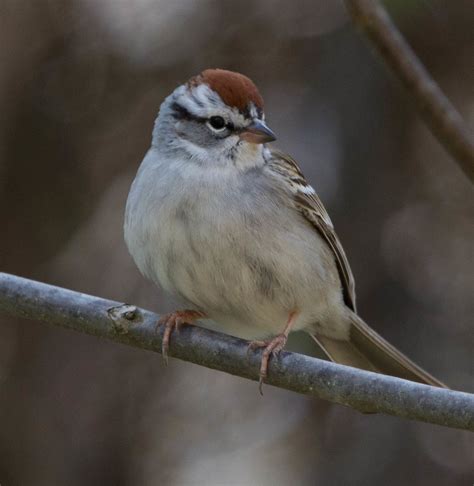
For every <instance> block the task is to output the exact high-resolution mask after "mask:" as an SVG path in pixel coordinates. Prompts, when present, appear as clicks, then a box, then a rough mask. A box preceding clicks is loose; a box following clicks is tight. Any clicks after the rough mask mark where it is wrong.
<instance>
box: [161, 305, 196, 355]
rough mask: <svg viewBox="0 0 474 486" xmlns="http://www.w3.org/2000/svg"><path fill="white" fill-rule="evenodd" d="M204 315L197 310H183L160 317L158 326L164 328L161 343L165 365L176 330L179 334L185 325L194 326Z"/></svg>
mask: <svg viewBox="0 0 474 486" xmlns="http://www.w3.org/2000/svg"><path fill="white" fill-rule="evenodd" d="M203 317H204V314H203V313H202V312H199V311H195V310H182V311H175V312H170V313H169V314H164V315H162V316H161V317H160V319H159V320H158V322H157V324H156V328H157V329H158V326H164V328H165V330H164V333H163V340H162V342H161V354H162V356H163V360H164V362H165V364H168V350H169V347H170V337H171V333H172V332H173V331H174V330H175V329H176V331H177V332H178V333H179V330H180V327H181V326H182V325H183V324H193V323H194V321H195V320H196V319H202V318H203Z"/></svg>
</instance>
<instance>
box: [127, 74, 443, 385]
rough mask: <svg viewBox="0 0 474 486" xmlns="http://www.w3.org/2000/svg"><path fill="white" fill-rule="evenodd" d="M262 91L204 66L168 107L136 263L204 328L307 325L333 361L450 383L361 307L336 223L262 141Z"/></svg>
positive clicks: (142, 194) (158, 133) (134, 191)
mask: <svg viewBox="0 0 474 486" xmlns="http://www.w3.org/2000/svg"><path fill="white" fill-rule="evenodd" d="M273 140H275V136H274V134H273V132H272V131H271V130H270V129H269V128H268V127H267V125H266V124H265V117H264V112H263V99H262V97H261V95H260V93H259V92H258V90H257V88H256V86H255V85H254V84H253V82H252V81H251V80H250V79H249V78H247V77H246V76H243V75H242V74H238V73H234V72H230V71H225V70H221V69H208V70H206V71H204V72H202V73H201V74H199V75H197V76H195V77H193V78H191V79H190V80H189V81H188V82H187V83H185V84H183V85H181V86H179V87H178V88H176V89H175V90H174V91H173V93H172V94H171V95H170V96H168V97H167V98H166V99H165V101H164V102H163V104H162V105H161V108H160V112H159V115H158V118H157V119H156V123H155V127H154V130H153V137H152V144H151V148H150V149H149V151H148V153H147V154H146V156H145V159H144V160H143V162H142V164H141V166H140V169H139V171H138V173H137V176H136V178H135V181H134V182H133V184H132V187H131V190H130V194H129V196H128V201H127V207H126V214H125V240H126V243H127V246H128V248H129V251H130V253H131V255H132V256H133V258H134V260H135V262H136V264H137V266H138V268H139V269H140V271H141V272H142V273H143V275H145V276H146V277H148V278H149V279H151V280H152V281H153V282H155V283H156V284H159V285H161V287H162V288H163V289H164V290H165V291H167V292H170V293H172V294H174V295H175V296H177V297H178V298H180V299H181V300H182V301H183V303H185V305H186V307H188V308H189V310H185V311H177V312H173V313H171V314H168V315H166V316H164V317H163V318H162V320H161V321H160V324H162V325H164V326H165V331H164V337H163V355H164V357H165V358H166V356H167V350H168V346H169V340H170V335H171V332H172V330H173V329H174V328H175V327H176V326H177V325H179V324H180V323H183V322H186V323H193V322H194V321H196V320H201V321H202V323H203V325H204V326H206V327H210V328H214V329H217V330H221V331H223V332H225V333H227V334H232V335H234V336H238V337H242V338H245V339H250V340H253V341H252V343H251V344H250V346H251V347H253V348H254V347H263V348H264V350H263V353H262V361H261V367H260V383H262V382H263V380H264V378H265V377H266V374H267V366H268V360H269V358H270V357H271V355H272V354H275V353H278V352H279V351H280V350H281V349H282V348H283V347H284V345H285V343H286V340H287V337H288V334H289V333H290V331H296V330H305V331H307V332H308V333H310V334H311V336H313V338H314V340H315V341H316V342H317V343H318V345H319V346H320V347H321V348H322V349H323V351H324V352H325V353H326V355H327V356H328V358H330V359H331V360H333V361H336V362H339V363H343V364H347V365H350V366H356V367H359V368H363V369H368V370H372V371H378V372H383V373H387V374H391V375H395V376H400V377H403V378H406V379H410V380H414V381H418V382H422V383H429V384H431V385H435V386H444V385H443V384H442V383H441V382H439V381H438V380H437V379H435V378H434V377H432V376H431V375H429V374H428V373H427V372H426V371H424V370H422V369H421V368H419V367H418V366H417V365H415V364H414V363H413V362H411V361H410V360H409V359H408V358H406V357H405V356H404V355H403V354H401V353H400V352H399V351H398V350H396V349H395V348H394V347H393V346H391V345H390V344H389V343H387V342H386V341H385V340H384V339H383V338H382V337H381V336H379V335H378V334H377V333H376V332H375V331H373V330H372V329H371V328H370V327H369V326H367V324H365V322H363V321H362V319H360V318H359V317H358V316H357V314H356V303H355V291H354V279H353V276H352V272H351V269H350V267H349V263H348V261H347V258H346V255H345V253H344V250H343V248H342V246H341V243H340V242H339V239H338V238H337V236H336V233H335V232H334V227H333V225H332V222H331V219H330V218H329V216H328V214H327V212H326V210H325V208H324V206H323V204H322V203H321V201H320V199H319V198H318V196H317V195H316V193H315V191H314V189H313V188H312V187H311V186H310V185H309V184H308V183H307V182H306V180H305V178H304V176H303V174H302V173H301V171H300V169H299V168H298V166H297V164H296V162H295V161H294V160H293V159H291V158H290V157H288V156H287V155H284V154H282V153H281V152H278V151H275V150H271V149H269V148H268V147H266V145H265V143H266V142H271V141H273Z"/></svg>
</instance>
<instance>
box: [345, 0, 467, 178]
mask: <svg viewBox="0 0 474 486" xmlns="http://www.w3.org/2000/svg"><path fill="white" fill-rule="evenodd" d="M345 2H346V6H347V9H348V11H349V13H350V15H351V17H352V20H353V22H354V23H355V24H356V25H357V27H359V28H360V29H361V30H362V31H363V32H364V33H365V34H366V36H367V37H368V38H369V39H370V41H371V42H372V44H373V45H374V47H375V48H376V49H377V51H378V52H379V54H380V55H381V57H382V59H383V60H384V61H385V62H386V63H387V65H388V66H389V67H390V68H391V69H392V71H393V72H394V74H395V75H396V76H397V77H398V78H399V79H400V81H401V82H402V83H403V85H404V86H405V88H406V89H407V90H408V93H409V94H410V95H411V96H412V98H413V101H414V102H415V103H416V105H417V106H418V109H419V111H420V112H421V114H422V116H423V118H424V120H425V122H426V124H427V125H428V126H429V127H430V129H431V131H432V132H433V134H434V135H435V136H436V137H437V138H438V140H439V141H440V142H441V143H442V144H443V145H444V147H445V149H446V150H447V151H448V152H449V153H450V154H451V155H452V157H453V158H454V159H455V161H456V162H457V163H458V165H459V166H460V167H461V169H462V170H463V171H464V173H465V174H466V176H467V177H468V178H469V179H470V180H471V182H474V141H473V136H472V134H471V133H470V131H469V130H468V129H467V127H466V125H465V123H464V120H463V119H462V117H461V115H460V114H459V113H458V112H457V110H456V109H455V108H454V106H453V105H452V104H451V103H450V101H449V100H448V99H447V98H446V96H445V95H444V94H443V92H442V91H441V89H440V88H439V86H438V85H437V84H436V82H435V81H434V80H433V79H432V78H431V76H430V75H429V73H428V71H427V70H426V69H425V67H424V66H423V65H422V64H421V62H420V61H419V60H418V58H417V57H416V55H415V53H414V52H413V50H412V49H411V48H410V46H409V45H408V43H407V42H406V41H405V39H404V38H403V37H402V35H401V34H400V32H399V31H398V29H397V28H396V26H395V25H394V24H393V22H392V21H391V19H390V17H389V16H388V14H387V12H386V11H385V9H384V8H383V7H382V6H381V5H380V3H379V2H378V1H377V0H345Z"/></svg>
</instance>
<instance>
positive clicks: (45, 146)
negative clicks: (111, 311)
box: [0, 0, 474, 486]
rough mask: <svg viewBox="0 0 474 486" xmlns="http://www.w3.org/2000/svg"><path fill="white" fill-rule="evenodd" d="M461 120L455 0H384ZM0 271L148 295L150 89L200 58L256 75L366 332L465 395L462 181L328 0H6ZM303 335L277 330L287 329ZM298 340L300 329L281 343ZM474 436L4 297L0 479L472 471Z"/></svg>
mask: <svg viewBox="0 0 474 486" xmlns="http://www.w3.org/2000/svg"><path fill="white" fill-rule="evenodd" d="M387 7H388V8H389V11H390V13H391V14H392V15H393V17H394V19H395V21H396V23H397V24H398V25H399V26H400V28H401V30H402V31H403V33H404V34H405V35H406V37H407V38H408V40H409V42H410V43H411V45H412V46H413V48H414V49H415V51H416V52H417V54H418V55H419V56H420V58H421V59H422V61H423V62H424V63H425V65H426V66H427V68H428V69H429V71H430V72H431V73H432V74H433V76H434V77H435V79H436V80H437V81H438V82H439V83H440V85H441V87H442V88H443V90H444V91H445V92H446V93H447V94H448V96H449V97H450V99H451V100H452V101H453V102H454V104H455V105H456V106H457V107H458V109H459V110H460V111H461V113H462V114H463V116H464V117H465V119H466V121H467V123H468V124H469V125H470V127H471V128H472V127H473V125H474V90H473V86H474V62H473V59H474V31H473V25H474V8H473V4H472V0H457V1H456V2H450V1H448V0H432V1H429V0H418V1H412V2H404V1H401V0H400V1H397V2H394V1H391V2H389V3H387ZM0 60H1V62H0V107H1V116H0V217H1V221H3V223H2V224H3V230H2V232H1V233H2V236H1V238H0V268H1V270H2V271H7V272H11V273H15V274H18V275H22V276H26V277H30V278H34V279H39V280H43V281H46V282H49V283H52V284H56V285H61V286H65V287H69V288H72V289H75V290H79V291H82V292H86V293H91V294H97V295H100V296H102V297H106V298H110V299H114V300H118V301H123V302H130V303H135V304H138V305H141V306H144V307H147V308H150V309H152V310H155V311H159V312H163V311H167V310H170V309H171V308H172V303H171V302H169V301H168V300H167V298H166V297H165V296H164V295H162V294H161V293H160V291H158V290H157V289H156V288H154V287H153V285H152V284H151V283H149V282H147V281H145V279H144V278H142V277H141V276H140V275H139V273H138V271H137V269H136V268H135V266H134V264H133V262H132V260H131V258H130V257H129V255H128V253H127V251H126V248H125V245H124V242H123V237H122V223H123V212H124V205H125V200H126V196H127V193H128V189H129V186H130V184H131V182H132V180H133V177H134V174H135V172H136V170H137V168H138V165H139V163H140V161H141V159H142V158H143V155H144V154H145V152H146V150H147V148H148V146H149V144H150V135H151V129H152V124H153V121H154V118H155V117H156V114H157V111H158V108H159V105H160V103H161V101H162V100H163V98H164V97H165V96H166V95H168V94H169V93H170V92H171V91H172V90H173V89H174V88H175V87H176V86H177V85H178V84H181V83H182V82H184V81H185V80H186V79H187V78H189V77H190V76H192V75H194V74H196V73H198V72H199V71H201V70H202V69H205V68H208V67H221V68H227V69H232V70H237V71H241V72H243V73H245V74H247V75H248V76H250V77H251V78H252V79H253V80H254V81H255V82H256V83H257V85H258V86H259V87H260V90H261V92H262V94H263V95H264V97H265V100H266V115H267V120H268V121H269V124H270V126H271V127H272V128H273V129H274V131H275V132H276V133H277V136H278V141H277V144H276V145H277V146H278V147H279V148H281V149H283V150H284V151H286V152H289V153H290V154H292V155H293V156H294V157H295V158H296V159H297V160H298V161H299V162H300V164H301V166H302V168H303V171H304V172H305V174H306V176H307V177H308V179H309V180H310V182H311V183H312V184H313V185H314V186H315V187H316V189H317V190H318V192H319V193H320V195H321V197H322V199H323V201H324V203H325V204H326V206H327V207H328V210H329V212H330V214H331V216H332V219H333V221H334V223H335V225H336V229H337V231H338V234H339V236H340V238H341V240H342V242H343V244H344V246H345V248H346V251H347V253H348V256H349V260H350V262H351V264H352V268H353V271H354V274H355V277H356V282H357V292H358V302H359V310H360V313H361V315H362V316H363V317H364V318H365V319H366V320H367V322H369V323H370V324H371V325H372V326H373V327H374V328H375V329H376V330H377V331H379V332H380V333H381V334H383V335H384V336H385V337H386V338H388V339H389V340H390V341H391V342H392V343H394V344H395V345H397V346H398V347H399V348H400V349H402V350H403V351H404V352H406V353H407V354H408V355H409V356H410V357H412V358H413V359H414V360H415V361H417V362H418V363H419V364H421V365H423V366H424V367H426V368H427V369H428V370H429V371H430V372H432V373H433V374H434V375H436V376H437V377H438V378H440V379H442V380H443V381H445V382H446V383H448V384H450V385H451V386H452V387H453V388H455V389H459V390H466V391H471V392H473V391H474V386H473V380H472V377H473V375H472V371H473V369H472V364H473V360H472V358H473V352H474V342H473V333H472V316H473V314H474V305H473V299H472V295H473V275H474V258H473V257H474V255H473V245H472V242H473V237H474V225H473V221H474V219H473V215H474V214H473V213H474V204H473V197H472V196H473V193H472V187H471V186H470V185H469V182H468V181H467V179H466V178H465V177H464V176H463V174H462V173H461V172H460V170H459V169H458V168H457V166H456V165H455V164H454V163H453V161H452V160H451V159H450V158H449V156H448V155H447V154H446V153H445V152H444V150H443V149H442V148H441V147H440V145H439V144H438V143H437V141H436V140H434V138H433V137H432V135H431V134H430V133H429V132H428V130H427V128H426V127H425V126H424V125H423V123H422V122H421V121H420V119H419V117H418V116H417V114H416V113H415V111H414V109H413V106H412V103H411V102H410V101H409V100H408V98H407V97H406V96H405V94H404V92H403V91H402V90H401V88H400V87H399V85H398V83H397V81H396V80H395V79H394V78H393V77H392V76H391V75H390V73H388V72H387V71H386V70H385V68H384V66H383V65H382V64H381V62H380V61H379V60H378V59H377V58H375V57H374V55H373V54H372V53H371V50H370V47H369V46H368V44H367V43H366V42H365V40H364V39H362V38H361V37H359V36H358V35H357V33H356V32H355V31H354V29H353V27H352V25H351V24H350V23H349V20H348V17H347V15H346V13H345V11H344V7H343V5H342V3H341V2H332V1H327V0H297V1H293V2H288V1H284V0H273V1H270V0H260V1H259V2H253V1H251V0H242V1H239V2H235V1H233V2H230V1H227V0H224V1H222V0H220V1H217V0H200V1H192V0H174V1H173V2H171V1H167V0H101V1H100V2H98V1H94V0H38V1H27V0H0ZM298 345H299V344H298V339H296V340H294V341H293V346H296V348H298ZM293 349H295V347H293ZM473 451H474V441H473V435H472V434H468V433H467V432H462V431H454V430H449V429H445V428H442V427H437V426H432V425H427V424H418V423H411V422H408V421H404V420H401V419H397V418H393V417H385V416H378V415H369V416H363V415H360V414H359V413H357V412H355V411H353V410H351V409H346V408H344V407H341V406H338V405H331V404H329V403H326V402H323V401H318V400H316V399H310V398H308V397H304V396H299V395H297V394H294V393H290V392H286V391H283V390H278V389H274V388H272V387H270V386H267V387H266V388H265V396H264V397H263V398H262V397H261V396H260V395H259V394H258V389H257V385H256V384H255V383H253V382H248V381H245V380H243V379H239V378H235V377H232V376H229V375H225V374H223V373H219V372H215V371H210V370H207V369H204V368H201V367H198V366H195V365H191V364H188V363H183V362H179V361H176V360H173V359H172V360H171V361H170V365H169V366H168V367H165V366H164V365H163V363H162V360H161V356H160V355H158V354H153V353H150V352H145V351H141V350H137V349H132V348H128V347H125V346H122V345H118V344H114V343H110V342H106V341H102V340H99V339H96V338H93V337H89V336H85V335H81V334H78V333H74V332H71V331H66V330H61V329H57V328H49V327H47V326H45V325H43V324H40V323H37V322H30V321H19V320H14V319H12V318H8V317H0V484H1V485H2V486H23V485H27V486H29V485H34V486H42V485H48V486H51V485H53V486H55V485H72V486H74V485H84V484H87V485H88V486H92V485H106V486H108V485H114V486H115V485H123V486H129V485H144V486H148V485H157V484H166V485H200V484H207V485H227V484H228V485H267V484H268V485H270V484H271V485H286V484H301V485H314V484H323V485H329V484H330V485H346V484H351V485H364V486H365V485H380V484H384V485H389V486H390V485H394V486H395V485H400V484H410V485H430V486H433V485H452V484H459V485H461V484H471V483H472V480H473V476H472V473H473V463H474V457H473V454H474V452H473Z"/></svg>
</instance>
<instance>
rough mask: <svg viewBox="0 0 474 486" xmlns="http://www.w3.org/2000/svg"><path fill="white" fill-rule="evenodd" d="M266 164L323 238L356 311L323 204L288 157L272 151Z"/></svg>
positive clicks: (343, 257) (349, 278) (345, 264)
mask: <svg viewBox="0 0 474 486" xmlns="http://www.w3.org/2000/svg"><path fill="white" fill-rule="evenodd" d="M269 165H270V167H271V168H272V170H274V171H275V172H278V173H279V174H280V175H282V176H283V177H284V178H285V179H286V180H287V181H288V185H289V187H290V188H291V190H292V192H293V194H294V198H295V204H296V206H297V208H298V209H299V210H300V211H301V213H302V214H303V216H304V217H305V218H306V219H307V220H308V222H309V223H311V225H312V226H313V227H314V228H315V229H316V230H317V231H318V232H319V234H320V235H321V236H322V237H323V238H324V239H325V241H326V242H327V244H328V245H329V247H330V248H331V250H332V252H333V253H334V258H335V260H336V264H337V269H338V271H339V276H340V279H341V283H342V288H343V292H344V301H345V303H346V305H347V306H348V307H349V308H350V309H352V310H353V311H354V312H356V296H355V283H354V277H353V275H352V271H351V268H350V266H349V262H348V260H347V257H346V254H345V253H344V249H343V248H342V245H341V242H340V241H339V238H338V237H337V235H336V232H335V231H334V226H333V224H332V221H331V218H330V217H329V214H328V213H327V211H326V209H325V207H324V206H323V203H322V202H321V200H320V199H319V197H318V195H317V194H316V192H315V191H314V189H313V188H312V187H311V186H310V185H309V184H308V183H307V182H306V179H305V177H304V175H303V174H302V172H301V170H300V168H299V167H298V164H297V163H296V161H295V160H294V159H292V158H291V157H290V156H289V155H286V154H284V153H282V152H279V151H276V150H274V151H272V152H271V159H270V161H269Z"/></svg>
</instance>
